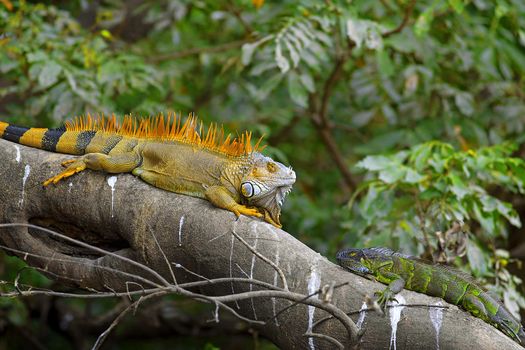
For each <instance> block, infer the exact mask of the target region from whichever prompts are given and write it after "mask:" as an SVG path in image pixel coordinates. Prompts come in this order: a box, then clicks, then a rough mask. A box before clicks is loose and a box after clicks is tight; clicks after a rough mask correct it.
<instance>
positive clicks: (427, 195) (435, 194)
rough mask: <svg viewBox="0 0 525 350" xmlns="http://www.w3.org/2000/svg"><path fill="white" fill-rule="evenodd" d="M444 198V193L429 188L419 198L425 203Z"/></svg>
mask: <svg viewBox="0 0 525 350" xmlns="http://www.w3.org/2000/svg"><path fill="white" fill-rule="evenodd" d="M442 197H443V192H441V191H439V190H438V189H436V188H433V187H431V188H429V189H426V190H425V191H423V192H421V193H420V194H419V198H420V199H421V200H424V201H430V200H432V199H438V198H442Z"/></svg>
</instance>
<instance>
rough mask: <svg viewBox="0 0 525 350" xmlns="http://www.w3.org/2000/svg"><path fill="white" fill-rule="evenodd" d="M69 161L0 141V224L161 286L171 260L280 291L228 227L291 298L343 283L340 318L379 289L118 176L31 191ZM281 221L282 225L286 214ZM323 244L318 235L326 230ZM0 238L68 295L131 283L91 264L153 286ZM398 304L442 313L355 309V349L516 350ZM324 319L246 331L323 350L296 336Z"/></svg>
mask: <svg viewBox="0 0 525 350" xmlns="http://www.w3.org/2000/svg"><path fill="white" fill-rule="evenodd" d="M70 158H71V157H70V156H64V155H58V154H53V153H49V152H44V151H40V150H35V149H30V148H27V147H24V146H21V145H15V144H13V143H10V142H7V141H4V140H0V164H2V167H1V169H2V170H1V171H0V174H1V175H2V176H1V177H0V188H1V189H0V220H1V222H3V223H34V224H38V225H41V226H46V227H48V228H51V229H53V230H56V231H58V232H62V233H64V234H66V235H68V236H70V237H75V238H78V239H81V240H83V241H85V242H88V243H90V244H93V245H95V246H98V247H103V248H105V249H107V250H110V251H113V252H115V253H118V254H119V255H123V256H126V257H130V258H133V259H135V260H137V261H139V262H143V263H145V264H146V265H147V266H149V267H150V268H151V269H153V270H155V271H157V272H158V273H160V274H161V275H162V276H164V277H165V278H166V279H168V280H170V281H172V278H171V274H170V269H169V267H168V264H167V261H169V262H171V263H176V264H180V265H179V267H177V266H176V265H173V264H172V267H173V268H174V272H175V277H176V279H177V282H178V283H180V282H183V281H190V280H196V279H198V278H197V277H195V275H192V274H190V273H188V272H186V269H187V270H191V271H193V272H195V273H197V274H199V275H201V276H204V277H206V278H209V279H213V278H220V277H243V278H246V277H252V278H254V279H257V280H260V281H265V282H267V283H270V284H273V285H277V286H279V287H282V286H283V284H282V282H281V279H280V277H279V275H278V273H277V272H276V270H275V269H273V268H272V267H271V266H270V265H269V264H267V263H265V262H264V261H262V260H261V259H259V258H258V257H257V256H256V255H254V254H253V253H252V252H251V251H250V250H249V249H248V248H247V247H246V246H245V245H243V244H242V243H241V242H240V241H239V240H238V239H237V238H236V237H235V236H234V235H233V234H232V230H235V232H236V233H237V234H238V235H240V236H241V237H242V238H244V240H246V241H247V242H248V243H249V244H250V245H251V246H252V247H254V248H255V249H256V250H257V251H258V252H259V253H261V254H262V255H264V256H266V257H267V258H268V259H270V260H271V261H273V262H274V263H275V264H277V265H278V266H280V268H281V269H282V271H283V272H284V275H285V277H286V280H287V281H288V286H289V288H290V291H292V292H296V293H302V294H305V295H308V294H310V293H311V292H313V291H316V290H317V289H318V288H319V287H320V286H323V285H326V284H330V283H332V282H333V283H335V284H336V285H337V284H340V283H343V282H349V284H348V285H346V286H343V287H341V288H337V289H336V290H335V291H334V293H333V297H332V303H333V304H334V305H335V306H337V307H338V308H340V309H341V310H343V311H344V312H350V311H358V310H359V309H360V308H361V306H362V304H363V300H364V296H365V295H372V294H373V292H374V291H376V290H379V289H382V288H384V286H382V285H380V284H378V283H375V282H371V281H368V280H366V279H363V278H361V277H358V276H355V275H353V274H350V273H348V272H346V271H344V270H343V269H341V268H339V267H338V266H337V265H335V264H333V263H332V262H330V261H328V260H327V259H326V258H324V257H322V256H321V255H319V254H318V253H316V252H315V251H313V250H311V249H310V248H308V247H307V246H305V245H304V244H303V243H301V242H300V241H298V240H297V239H295V238H294V237H293V236H292V235H290V234H288V233H287V232H285V231H282V230H279V229H276V228H274V227H272V226H271V225H269V224H266V223H264V222H262V221H259V220H253V219H251V218H247V217H244V216H242V217H241V218H240V219H239V220H238V221H236V220H235V216H234V215H233V214H232V213H230V212H227V211H225V210H220V209H216V208H214V207H213V206H212V205H211V204H210V203H208V202H207V201H204V200H200V199H195V198H191V197H188V196H182V195H177V194H174V193H169V192H166V191H163V190H159V189H156V188H154V187H152V186H150V185H147V184H146V183H144V182H142V181H140V180H139V179H137V178H134V177H133V176H132V175H129V174H120V175H116V176H112V175H107V174H103V173H99V172H93V171H90V170H87V171H84V172H82V173H80V174H78V175H75V176H74V177H72V178H70V179H67V180H65V181H62V182H61V183H59V184H58V185H57V186H49V187H48V188H43V187H42V186H41V184H42V182H43V181H44V180H45V179H47V178H49V177H50V176H52V175H53V174H56V173H57V172H58V171H60V169H61V168H60V165H59V164H60V162H61V161H63V160H66V159H70ZM292 195H293V192H292ZM283 222H284V224H285V225H286V217H284V218H283ZM326 236H327V239H330V233H329V232H328V233H326ZM0 241H1V242H2V244H4V245H5V246H8V247H10V248H15V249H18V250H20V251H22V252H29V253H34V254H37V255H42V256H45V257H48V258H52V259H51V261H49V259H43V258H38V257H31V256H24V254H23V253H20V254H18V255H19V256H20V257H22V258H26V260H27V261H28V263H29V264H30V265H34V266H39V267H44V268H45V269H47V270H48V271H49V272H50V275H51V276H55V277H54V278H57V277H56V276H62V277H63V278H62V280H63V281H64V282H65V283H69V284H74V285H76V286H79V287H84V288H90V289H95V290H98V291H108V290H116V291H119V290H120V291H125V290H126V287H127V285H126V281H132V280H134V279H133V278H132V277H129V276H121V275H117V274H115V273H112V272H109V271H107V269H104V268H103V267H107V266H110V267H113V268H115V269H118V270H122V271H128V272H132V273H139V274H141V275H143V276H144V277H147V278H150V279H152V280H155V277H153V276H152V275H151V274H150V273H148V272H144V271H141V270H140V269H138V268H137V267H134V266H131V265H130V264H129V263H127V262H123V261H122V260H119V259H117V258H115V257H114V256H111V255H100V254H97V253H94V252H92V251H89V250H86V249H85V248H81V247H78V246H75V245H73V244H69V243H67V242H66V241H64V240H61V239H55V238H51V237H50V236H49V235H48V234H46V233H43V232H40V231H37V230H34V229H28V228H27V227H19V228H2V229H0ZM159 247H161V248H162V251H161V250H160V249H159ZM164 254H165V257H164ZM180 266H182V267H183V268H182V267H180ZM135 282H137V283H140V281H136V280H135ZM142 284H143V285H144V283H142ZM128 286H129V284H128ZM149 287H150V286H148V285H144V288H149ZM249 290H253V291H255V290H262V287H257V286H252V287H250V286H249V285H247V284H239V283H230V282H228V283H226V284H220V285H213V286H209V287H206V288H202V289H199V290H194V291H196V292H200V293H206V294H208V295H228V294H232V293H234V292H235V293H239V292H242V291H249ZM398 300H399V301H401V302H402V303H404V304H428V305H436V304H442V305H446V306H447V307H448V308H447V309H439V308H427V307H396V308H392V309H390V315H387V316H386V317H380V316H378V315H377V314H375V313H372V312H370V313H366V315H365V313H363V314H362V315H361V316H362V317H361V319H360V320H359V322H358V321H357V319H358V316H359V315H354V316H352V318H353V319H354V321H355V322H358V325H360V326H361V327H362V329H364V330H365V333H364V336H363V337H362V340H361V345H360V346H361V347H360V348H361V349H388V348H389V347H391V348H395V347H396V346H397V349H436V348H439V349H460V350H461V349H472V348H475V349H476V350H481V349H519V348H521V347H520V346H519V345H518V344H516V343H514V342H513V341H512V340H511V339H509V338H508V337H506V336H505V335H503V334H502V333H501V332H499V331H498V330H496V329H495V328H494V327H492V326H490V325H488V324H486V323H485V322H483V321H481V320H480V319H477V318H474V317H472V316H470V315H469V314H468V313H465V312H463V311H461V310H459V309H458V308H457V307H455V306H452V305H448V304H446V303H444V302H443V301H441V300H440V299H437V298H431V297H428V296H425V295H423V294H419V293H413V292H410V291H403V292H402V293H401V294H400V296H398ZM229 305H230V306H231V307H233V309H234V310H236V311H237V312H238V313H239V314H241V315H243V316H244V317H247V318H251V319H256V320H267V319H269V318H271V317H272V316H273V315H275V314H276V312H278V311H279V310H280V309H282V308H284V307H286V306H289V305H291V302H290V301H288V300H283V299H272V298H257V299H246V300H243V301H238V302H236V303H230V304H229ZM222 312H224V311H222ZM326 315H327V313H326V312H325V311H322V310H320V309H318V308H314V307H312V306H305V305H296V306H293V307H291V308H289V309H288V310H286V311H285V312H283V313H282V314H280V315H279V316H278V317H277V318H276V319H272V320H270V321H268V322H267V323H266V324H264V325H261V326H258V327H259V329H260V333H261V334H262V335H264V336H266V337H267V338H269V339H271V340H272V341H273V342H275V344H277V345H278V346H279V347H281V348H283V349H299V348H314V347H315V348H317V349H319V348H326V349H332V348H334V345H333V344H331V343H329V342H327V341H326V340H323V339H320V338H308V337H306V336H305V335H304V334H305V332H307V331H308V330H309V329H311V326H312V324H313V322H314V321H315V320H319V319H320V318H323V317H324V316H326ZM363 316H364V318H363ZM131 317H132V316H131ZM211 317H212V316H211ZM219 320H220V316H219ZM314 332H315V333H318V334H326V335H330V336H332V337H334V338H336V339H338V340H339V341H340V342H341V343H343V344H345V345H346V346H349V345H350V341H349V339H348V334H347V332H346V330H345V328H344V327H342V326H341V323H340V322H339V321H336V320H334V319H331V320H328V321H326V322H324V323H322V324H320V325H319V326H316V327H315V328H314Z"/></svg>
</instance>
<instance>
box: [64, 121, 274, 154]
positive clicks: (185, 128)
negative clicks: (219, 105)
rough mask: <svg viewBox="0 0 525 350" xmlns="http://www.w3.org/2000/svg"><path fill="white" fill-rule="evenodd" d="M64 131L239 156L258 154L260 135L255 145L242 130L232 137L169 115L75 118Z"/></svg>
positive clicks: (199, 123) (200, 124) (261, 148)
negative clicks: (185, 145)
mask: <svg viewBox="0 0 525 350" xmlns="http://www.w3.org/2000/svg"><path fill="white" fill-rule="evenodd" d="M65 127H66V131H87V130H94V131H102V132H105V133H111V134H118V135H123V136H130V137H135V138H140V139H152V140H161V141H178V142H183V143H188V144H191V145H195V146H197V147H200V148H206V149H209V150H212V151H216V152H220V153H223V154H226V155H230V156H241V155H245V154H250V153H253V152H260V151H262V150H263V149H264V148H265V146H263V145H261V142H262V139H263V137H264V136H262V137H261V138H259V140H258V141H257V142H256V143H255V146H252V145H251V138H252V133H251V132H248V131H245V132H244V133H242V134H240V136H238V137H236V138H233V139H232V137H231V135H230V134H227V135H225V134H224V130H223V128H222V127H221V128H220V130H219V127H218V126H217V124H215V123H211V124H210V126H209V127H207V128H205V127H204V125H203V123H202V121H199V120H198V118H197V117H196V116H195V115H193V114H190V115H189V116H188V118H186V120H185V121H184V122H182V117H181V116H177V115H176V114H174V113H169V114H168V115H167V116H166V117H165V116H164V115H163V114H160V115H158V116H156V117H147V118H140V119H136V118H133V117H132V116H131V115H126V116H124V118H123V120H122V123H119V121H118V120H117V117H116V116H115V115H114V114H113V115H111V116H110V117H104V116H103V115H102V116H91V115H90V114H88V115H87V116H83V117H76V118H74V119H73V120H72V121H67V122H66V124H65Z"/></svg>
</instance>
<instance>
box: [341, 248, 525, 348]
mask: <svg viewBox="0 0 525 350" xmlns="http://www.w3.org/2000/svg"><path fill="white" fill-rule="evenodd" d="M337 261H338V263H339V265H341V266H342V267H344V268H345V269H347V270H350V271H351V272H354V273H356V274H358V275H371V276H374V277H375V279H376V280H377V281H378V282H381V283H385V284H388V286H387V287H386V288H385V289H384V290H383V291H382V292H378V293H377V294H379V299H378V302H379V303H380V304H381V306H383V307H384V305H385V303H386V302H387V301H389V300H393V298H394V296H395V295H396V294H397V293H399V292H401V291H402V290H403V289H409V290H413V291H415V292H420V293H424V294H427V295H430V296H434V297H439V298H442V299H444V300H446V301H447V302H449V303H451V304H454V305H458V306H460V307H461V308H463V309H465V310H467V311H468V312H470V313H471V314H472V315H474V316H476V317H479V318H481V319H482V320H484V321H485V322H487V323H490V324H491V325H493V326H495V327H496V328H498V329H499V330H501V331H502V332H503V333H505V334H506V335H508V336H509V337H511V338H512V339H514V340H515V341H517V342H525V332H524V330H523V327H522V325H521V323H520V322H519V321H518V320H516V319H515V318H514V317H513V316H512V314H511V313H510V312H509V311H508V310H507V309H506V308H505V306H503V303H501V302H500V301H499V300H498V299H497V298H495V297H493V296H491V295H490V294H489V293H488V292H487V291H486V290H485V289H483V288H482V287H480V286H478V285H477V284H476V283H475V281H474V279H473V278H472V276H469V275H467V274H465V273H464V272H462V271H458V270H454V269H452V268H450V267H447V266H444V265H432V264H429V263H426V262H425V261H423V260H421V259H418V258H415V257H412V256H409V255H404V254H401V253H397V252H394V251H392V250H390V249H388V248H368V249H352V248H351V249H344V250H341V251H340V252H338V253H337Z"/></svg>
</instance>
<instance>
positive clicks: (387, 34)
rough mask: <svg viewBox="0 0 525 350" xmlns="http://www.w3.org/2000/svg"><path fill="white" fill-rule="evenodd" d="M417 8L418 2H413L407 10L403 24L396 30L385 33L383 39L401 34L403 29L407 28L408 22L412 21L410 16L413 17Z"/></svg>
mask: <svg viewBox="0 0 525 350" xmlns="http://www.w3.org/2000/svg"><path fill="white" fill-rule="evenodd" d="M415 6H416V0H412V1H411V2H410V3H409V4H408V5H407V7H406V9H405V15H404V16H403V20H402V21H401V23H400V24H399V25H398V26H397V27H396V28H394V29H392V30H389V31H388V32H385V33H383V38H387V37H389V36H390V35H393V34H396V33H399V32H401V31H402V30H403V28H405V26H406V25H407V24H408V20H409V19H410V16H412V12H413V11H414V7H415Z"/></svg>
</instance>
